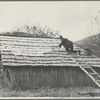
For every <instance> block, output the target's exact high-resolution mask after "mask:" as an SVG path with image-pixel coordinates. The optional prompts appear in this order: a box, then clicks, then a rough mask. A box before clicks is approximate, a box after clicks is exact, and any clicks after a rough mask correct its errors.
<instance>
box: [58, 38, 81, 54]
mask: <svg viewBox="0 0 100 100" xmlns="http://www.w3.org/2000/svg"><path fill="white" fill-rule="evenodd" d="M59 39H60V40H61V43H60V44H59V45H58V46H59V48H61V46H62V45H63V46H64V48H65V49H66V51H67V52H68V53H77V52H78V53H79V55H80V50H78V51H76V50H73V42H72V41H70V40H68V39H65V38H63V37H62V36H60V37H59Z"/></svg>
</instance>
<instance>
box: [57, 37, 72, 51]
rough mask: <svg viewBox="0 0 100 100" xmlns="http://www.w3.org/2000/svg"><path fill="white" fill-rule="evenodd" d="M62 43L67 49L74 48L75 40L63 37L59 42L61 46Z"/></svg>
mask: <svg viewBox="0 0 100 100" xmlns="http://www.w3.org/2000/svg"><path fill="white" fill-rule="evenodd" d="M62 45H63V46H64V48H65V49H66V50H67V51H69V50H71V51H72V50H73V42H72V41H70V40H68V39H65V38H62V42H61V43H60V44H59V47H61V46H62Z"/></svg>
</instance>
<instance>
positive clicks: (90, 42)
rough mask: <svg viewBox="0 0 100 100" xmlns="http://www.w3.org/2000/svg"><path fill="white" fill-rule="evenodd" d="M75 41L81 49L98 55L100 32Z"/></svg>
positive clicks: (99, 52) (99, 54) (99, 55)
mask: <svg viewBox="0 0 100 100" xmlns="http://www.w3.org/2000/svg"><path fill="white" fill-rule="evenodd" d="M75 43H76V44H77V45H79V46H80V47H81V48H83V49H86V50H87V49H88V50H91V51H92V54H93V55H96V56H98V57H100V33H99V34H96V35H92V36H89V37H86V38H84V39H82V40H79V41H76V42H75Z"/></svg>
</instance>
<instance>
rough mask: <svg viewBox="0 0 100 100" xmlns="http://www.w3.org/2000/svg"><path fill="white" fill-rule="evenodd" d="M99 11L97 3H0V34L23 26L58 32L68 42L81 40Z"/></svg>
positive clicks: (98, 2) (99, 7)
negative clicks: (48, 28) (46, 28)
mask: <svg viewBox="0 0 100 100" xmlns="http://www.w3.org/2000/svg"><path fill="white" fill-rule="evenodd" d="M99 11H100V1H20V2H18V1H17V2H16V1H14V2H11V1H9V2H8V1H6V2H3V1H2V2H0V32H6V31H12V30H13V29H14V28H15V27H21V26H24V25H32V24H35V25H40V26H42V27H46V26H47V27H50V29H53V30H55V31H59V34H61V35H62V36H63V37H65V38H68V39H69V40H72V41H77V40H80V39H83V38H84V37H85V36H86V35H87V30H88V29H89V28H90V26H91V22H92V21H94V19H95V17H96V16H97V15H98V14H99Z"/></svg>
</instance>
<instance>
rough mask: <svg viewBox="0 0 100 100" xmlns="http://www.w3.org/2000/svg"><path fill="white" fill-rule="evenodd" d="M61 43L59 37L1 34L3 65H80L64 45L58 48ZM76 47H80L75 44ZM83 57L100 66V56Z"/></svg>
mask: <svg viewBox="0 0 100 100" xmlns="http://www.w3.org/2000/svg"><path fill="white" fill-rule="evenodd" d="M59 43H60V40H59V39H50V38H27V37H11V36H0V50H1V56H2V57H1V58H2V64H3V66H74V67H76V66H78V65H77V64H76V62H75V61H73V59H71V57H70V55H68V54H67V52H66V51H65V49H64V48H63V47H62V48H61V49H60V50H59V48H57V46H58V45H59ZM74 49H79V47H77V46H74ZM82 58H83V59H86V60H87V63H90V64H92V66H93V64H94V65H95V66H96V65H97V66H100V63H99V62H100V58H93V57H92V58H91V57H86V56H82ZM91 61H92V62H91ZM97 61H98V62H97ZM93 62H94V63H93Z"/></svg>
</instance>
